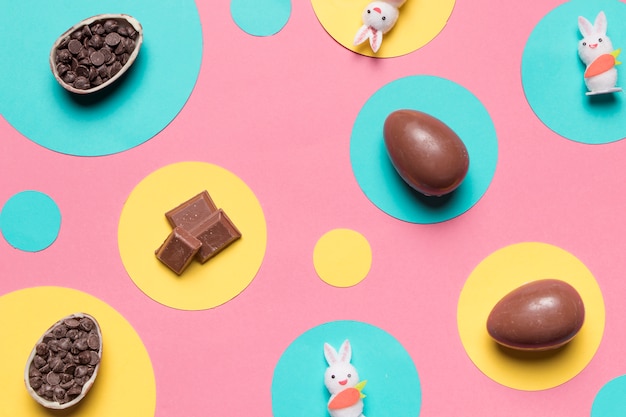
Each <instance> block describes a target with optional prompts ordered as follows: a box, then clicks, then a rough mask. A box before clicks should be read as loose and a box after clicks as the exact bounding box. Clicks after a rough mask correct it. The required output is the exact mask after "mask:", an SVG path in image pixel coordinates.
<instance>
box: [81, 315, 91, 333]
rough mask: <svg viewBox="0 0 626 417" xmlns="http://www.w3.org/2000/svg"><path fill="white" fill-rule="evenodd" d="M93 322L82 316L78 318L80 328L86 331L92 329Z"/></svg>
mask: <svg viewBox="0 0 626 417" xmlns="http://www.w3.org/2000/svg"><path fill="white" fill-rule="evenodd" d="M94 327H95V324H94V322H93V321H91V320H90V319H88V318H83V319H81V320H80V328H81V329H82V330H84V331H86V332H89V331H91V330H93V328H94Z"/></svg>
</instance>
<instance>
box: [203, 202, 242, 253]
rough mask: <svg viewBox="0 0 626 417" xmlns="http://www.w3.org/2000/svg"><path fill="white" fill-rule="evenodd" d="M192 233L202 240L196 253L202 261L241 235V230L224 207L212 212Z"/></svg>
mask: <svg viewBox="0 0 626 417" xmlns="http://www.w3.org/2000/svg"><path fill="white" fill-rule="evenodd" d="M191 234H192V235H194V236H195V237H196V238H197V239H198V240H200V241H201V242H202V246H201V247H200V250H199V251H198V253H197V255H196V258H198V260H199V261H200V262H202V263H205V262H206V261H208V260H209V259H210V258H212V257H213V256H215V255H217V254H218V253H219V252H220V251H221V250H222V249H224V248H226V247H227V246H228V245H230V244H231V243H233V242H234V241H235V240H237V239H239V238H240V237H241V233H240V232H239V230H237V228H236V227H235V225H234V224H233V222H232V221H231V220H230V219H229V218H228V216H227V215H226V213H224V210H222V209H219V210H218V211H217V212H215V213H213V214H211V216H209V217H208V218H206V219H204V221H202V222H201V223H199V224H198V225H197V226H196V227H194V228H193V229H192V230H191Z"/></svg>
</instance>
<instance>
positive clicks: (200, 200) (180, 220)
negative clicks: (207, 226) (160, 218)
mask: <svg viewBox="0 0 626 417" xmlns="http://www.w3.org/2000/svg"><path fill="white" fill-rule="evenodd" d="M216 211H217V206H216V205H215V203H214V202H213V200H212V199H211V196H210V195H209V193H208V192H207V191H206V190H205V191H202V192H201V193H200V194H198V195H196V196H194V197H192V198H190V199H189V200H187V201H185V202H184V203H182V204H180V205H179V206H178V207H176V208H173V209H172V210H170V211H168V212H167V213H165V217H166V218H167V221H168V222H169V223H170V225H171V226H172V227H177V226H180V227H183V228H184V229H186V230H191V229H193V228H194V227H196V226H197V225H198V224H200V223H201V222H202V221H204V220H205V219H206V218H207V217H209V216H210V215H211V214H213V213H215V212H216Z"/></svg>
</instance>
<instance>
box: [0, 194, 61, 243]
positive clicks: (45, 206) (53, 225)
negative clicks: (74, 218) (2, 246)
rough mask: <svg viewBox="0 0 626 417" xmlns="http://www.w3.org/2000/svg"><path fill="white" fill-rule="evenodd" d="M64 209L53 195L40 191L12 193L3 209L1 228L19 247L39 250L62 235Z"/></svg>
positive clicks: (5, 236) (11, 241)
mask: <svg viewBox="0 0 626 417" xmlns="http://www.w3.org/2000/svg"><path fill="white" fill-rule="evenodd" d="M60 228H61V212H60V211H59V207H58V206H57V204H56V203H55V202H54V200H53V199H52V198H50V197H49V196H48V195H46V194H44V193H41V192H39V191H30V190H29V191H22V192H20V193H17V194H15V195H13V196H12V197H11V198H10V199H9V200H8V201H7V202H6V203H5V204H4V206H3V207H2V211H1V212H0V231H1V232H2V235H3V236H4V238H5V239H6V241H7V242H8V243H9V244H10V245H11V246H13V247H14V248H16V249H20V250H23V251H26V252H37V251H40V250H43V249H45V248H47V247H48V246H50V245H51V244H52V243H53V242H54V241H55V240H56V238H57V236H58V235H59V229H60Z"/></svg>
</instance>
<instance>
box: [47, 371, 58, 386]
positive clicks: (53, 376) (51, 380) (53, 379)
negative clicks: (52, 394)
mask: <svg viewBox="0 0 626 417" xmlns="http://www.w3.org/2000/svg"><path fill="white" fill-rule="evenodd" d="M46 381H47V382H48V384H50V385H59V383H60V382H61V376H60V375H59V374H57V373H56V372H48V375H46Z"/></svg>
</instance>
